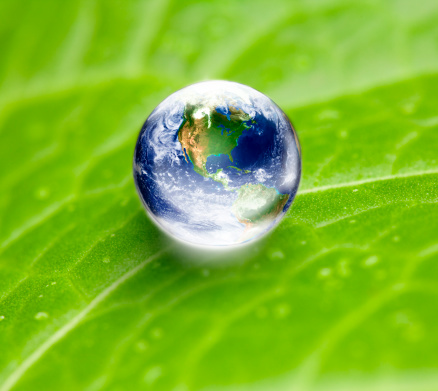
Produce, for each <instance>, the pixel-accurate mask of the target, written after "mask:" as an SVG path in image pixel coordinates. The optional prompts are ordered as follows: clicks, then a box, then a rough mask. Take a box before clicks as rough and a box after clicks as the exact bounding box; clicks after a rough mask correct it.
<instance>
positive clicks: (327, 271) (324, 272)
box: [318, 267, 332, 277]
mask: <svg viewBox="0 0 438 391" xmlns="http://www.w3.org/2000/svg"><path fill="white" fill-rule="evenodd" d="M318 274H319V275H320V277H328V276H330V274H332V269H330V268H329V267H324V268H322V269H321V270H320V271H319V272H318Z"/></svg>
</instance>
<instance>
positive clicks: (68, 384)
mask: <svg viewBox="0 0 438 391" xmlns="http://www.w3.org/2000/svg"><path fill="white" fill-rule="evenodd" d="M0 10H1V13H2V15H8V17H7V18H3V20H2V21H1V22H0V42H1V45H2V48H3V53H2V61H0V83H1V87H0V107H1V112H0V163H1V169H0V346H1V347H2V349H1V354H0V390H2V391H5V390H10V389H14V390H31V389H45V390H59V389H63V390H69V389H72V390H77V389H84V390H97V389H108V390H120V389H151V390H174V391H185V390H211V391H213V390H215V391H216V390H230V391H234V390H236V391H240V390H265V389H268V390H290V389H297V390H316V391H319V390H369V389H376V390H388V389H398V390H399V389H400V390H416V391H417V390H433V389H436V388H437V387H438V374H437V372H436V370H434V368H436V367H437V365H438V358H437V355H436V354H435V350H436V349H433V347H434V346H437V344H438V333H437V327H436V321H437V315H436V314H437V313H438V312H437V310H438V305H437V298H436V296H437V294H438V288H437V287H436V283H435V282H436V280H437V278H438V267H437V260H438V241H437V235H436V232H438V188H437V183H438V161H437V147H438V116H437V111H436V107H438V97H437V94H436V91H437V89H438V73H436V70H437V69H438V68H437V66H438V54H437V51H436V37H437V36H438V23H436V22H437V20H438V5H437V4H436V2H434V1H423V2H422V3H421V7H420V6H415V5H413V3H411V2H408V1H387V2H381V1H367V2H361V3H347V4H345V2H341V1H335V0H327V1H318V2H316V1H306V2H304V1H303V2H299V1H297V2H288V1H284V2H280V3H279V4H278V6H269V7H268V6H267V4H266V3H265V2H263V1H251V2H249V1H241V2H240V1H239V2H225V3H224V2H223V1H215V2H208V3H197V2H186V1H184V2H170V1H168V2H164V1H163V2H161V1H156V2H140V1H138V2H135V1H133V2H128V3H118V2H114V3H108V2H86V1H83V2H69V3H64V2H56V1H52V2H49V1H47V2H37V1H34V2H28V3H26V6H23V4H20V3H17V2H12V1H4V2H2V4H1V5H0ZM205 78H208V79H218V78H226V79H231V80H235V81H238V82H242V83H245V84H248V85H250V86H252V87H255V88H257V89H259V90H261V91H262V92H264V93H266V94H268V95H269V96H270V97H271V98H273V99H274V101H276V102H277V103H278V104H279V105H280V107H282V108H283V109H284V110H285V111H286V112H287V114H288V115H289V117H290V118H291V120H292V121H293V123H294V125H295V127H296V129H297V131H298V135H299V137H300V142H301V147H302V153H303V177H302V183H301V186H300V191H299V194H298V196H297V198H296V200H295V202H294V204H293V205H292V208H291V209H290V211H289V212H288V214H287V216H286V217H285V218H284V219H283V221H282V222H281V224H280V225H279V226H278V227H277V228H276V229H275V230H274V232H272V234H270V235H269V236H268V237H265V238H264V239H263V240H261V241H259V242H257V243H256V244H254V245H253V246H247V247H244V248H242V249H241V250H239V251H237V252H218V253H214V254H213V253H206V252H195V251H193V250H190V249H186V248H181V247H180V246H179V245H178V244H175V243H173V242H172V241H171V240H170V239H169V238H167V237H166V236H165V235H163V234H162V233H161V232H160V231H159V230H158V229H157V228H156V227H155V226H154V225H153V224H152V223H151V222H150V221H149V220H148V218H147V217H146V215H145V212H144V210H143V209H142V206H141V204H140V201H139V199H138V197H137V195H136V193H135V189H134V185H133V181H132V172H131V171H132V168H131V162H132V153H133V148H134V144H135V141H136V137H137V134H138V131H139V129H140V127H141V125H142V123H143V121H144V120H145V118H146V117H147V115H148V114H149V113H150V112H151V111H152V109H153V108H154V107H155V106H156V105H157V104H158V103H159V102H160V101H161V100H162V99H164V98H165V97H166V96H167V95H168V94H170V93H171V92H173V91H175V90H176V89H178V88H181V87H183V86H184V85H187V84H190V83H192V82H196V81H199V80H202V79H205Z"/></svg>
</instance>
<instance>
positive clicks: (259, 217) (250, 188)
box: [232, 183, 289, 229]
mask: <svg viewBox="0 0 438 391" xmlns="http://www.w3.org/2000/svg"><path fill="white" fill-rule="evenodd" d="M237 192H238V197H237V200H236V201H235V202H234V203H233V205H232V211H233V213H234V214H235V215H236V217H237V219H238V220H239V222H241V223H243V224H245V225H246V228H247V229H249V228H251V227H252V226H253V225H255V224H261V223H263V222H266V221H272V220H273V219H274V218H275V217H277V216H278V214H279V213H280V212H281V210H282V209H283V207H284V205H286V203H287V200H288V199H289V194H280V193H278V192H277V191H276V190H275V189H273V188H269V187H266V186H264V185H262V184H260V183H259V184H256V185H254V184H247V185H243V186H242V187H240V189H238V190H237Z"/></svg>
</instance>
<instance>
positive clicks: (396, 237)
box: [392, 236, 400, 242]
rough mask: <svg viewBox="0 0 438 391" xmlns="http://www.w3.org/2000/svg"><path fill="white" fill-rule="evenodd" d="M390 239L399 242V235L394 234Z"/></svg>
mask: <svg viewBox="0 0 438 391" xmlns="http://www.w3.org/2000/svg"><path fill="white" fill-rule="evenodd" d="M392 240H393V241H394V242H399V241H400V236H394V237H393V238H392Z"/></svg>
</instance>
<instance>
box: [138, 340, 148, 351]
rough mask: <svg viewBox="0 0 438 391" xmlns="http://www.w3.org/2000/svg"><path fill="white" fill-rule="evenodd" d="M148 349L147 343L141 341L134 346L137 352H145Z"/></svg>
mask: <svg viewBox="0 0 438 391" xmlns="http://www.w3.org/2000/svg"><path fill="white" fill-rule="evenodd" d="M148 347H149V345H148V343H147V342H146V341H145V340H143V339H141V340H140V341H138V342H137V343H136V345H135V348H136V349H137V350H138V351H139V352H144V351H145V350H147V348H148Z"/></svg>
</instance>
